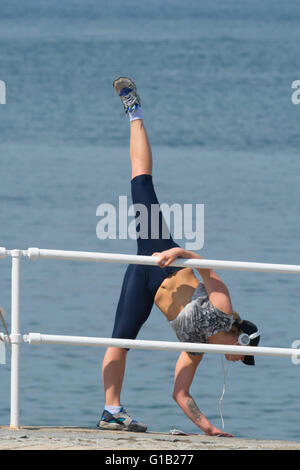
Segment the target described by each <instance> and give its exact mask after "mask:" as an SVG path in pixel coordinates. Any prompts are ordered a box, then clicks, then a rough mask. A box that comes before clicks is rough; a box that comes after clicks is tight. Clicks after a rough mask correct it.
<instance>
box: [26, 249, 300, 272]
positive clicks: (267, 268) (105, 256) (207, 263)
mask: <svg viewBox="0 0 300 470" xmlns="http://www.w3.org/2000/svg"><path fill="white" fill-rule="evenodd" d="M25 253H26V254H27V256H28V257H29V258H30V259H37V258H47V259H64V260H71V261H95V262H104V263H105V262H106V263H121V264H144V265H154V266H156V265H157V257H154V256H141V255H126V254H120V253H97V252H86V251H64V250H46V249H39V248H28V250H27V252H25ZM170 266H176V267H186V268H187V267H191V268H208V269H225V270H236V271H254V272H273V273H287V274H300V266H299V265H289V264H271V263H256V262H244V261H220V260H208V259H183V258H178V259H176V260H175V261H174V262H173V263H171V264H170Z"/></svg>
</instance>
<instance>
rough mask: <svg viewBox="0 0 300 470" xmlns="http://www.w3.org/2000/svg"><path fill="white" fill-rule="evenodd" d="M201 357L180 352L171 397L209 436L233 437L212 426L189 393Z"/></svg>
mask: <svg viewBox="0 0 300 470" xmlns="http://www.w3.org/2000/svg"><path fill="white" fill-rule="evenodd" d="M202 357H203V354H202V355H197V356H194V355H190V354H188V353H186V352H182V353H181V354H180V356H179V359H178V361H177V364H176V369H175V383H174V392H173V398H174V400H175V401H176V403H177V404H178V405H179V406H180V408H181V409H182V411H184V413H185V414H186V415H187V417H188V418H190V420H191V421H193V423H195V424H196V426H198V427H199V428H200V429H201V430H202V431H203V432H204V433H205V434H208V435H209V436H224V437H233V436H232V434H228V433H226V432H223V431H221V430H220V429H218V428H216V427H215V426H213V425H212V424H211V423H210V421H209V420H208V419H207V418H206V417H205V416H204V414H202V413H201V411H200V410H199V408H198V407H197V405H196V403H195V401H194V400H193V397H192V396H191V395H190V393H189V389H190V386H191V384H192V381H193V378H194V375H195V372H196V369H197V367H198V365H199V363H200V361H201V359H202Z"/></svg>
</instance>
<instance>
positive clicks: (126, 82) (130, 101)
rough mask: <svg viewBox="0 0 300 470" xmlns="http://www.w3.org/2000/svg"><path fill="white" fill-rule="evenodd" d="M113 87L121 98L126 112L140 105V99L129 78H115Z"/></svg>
mask: <svg viewBox="0 0 300 470" xmlns="http://www.w3.org/2000/svg"><path fill="white" fill-rule="evenodd" d="M113 87H114V90H115V92H116V93H117V94H118V95H119V97H120V98H121V101H122V103H123V106H124V109H125V113H126V114H127V113H129V112H132V111H134V110H135V109H136V108H138V107H140V106H141V100H140V97H139V95H138V94H137V92H136V86H135V84H134V82H133V81H132V80H131V79H130V78H127V77H119V78H117V79H116V80H114V82H113Z"/></svg>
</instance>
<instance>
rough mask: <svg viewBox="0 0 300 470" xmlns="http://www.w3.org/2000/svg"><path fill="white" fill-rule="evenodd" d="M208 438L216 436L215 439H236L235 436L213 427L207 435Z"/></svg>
mask: <svg viewBox="0 0 300 470" xmlns="http://www.w3.org/2000/svg"><path fill="white" fill-rule="evenodd" d="M205 434H206V435H207V436H215V437H234V435H233V434H229V433H228V432H224V431H221V430H220V429H218V428H216V427H215V426H212V428H211V429H209V431H207V432H206V433H205Z"/></svg>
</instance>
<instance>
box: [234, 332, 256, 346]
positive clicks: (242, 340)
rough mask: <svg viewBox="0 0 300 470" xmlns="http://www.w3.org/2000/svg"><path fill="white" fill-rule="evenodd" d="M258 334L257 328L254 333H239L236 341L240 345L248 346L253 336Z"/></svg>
mask: <svg viewBox="0 0 300 470" xmlns="http://www.w3.org/2000/svg"><path fill="white" fill-rule="evenodd" d="M258 336H260V332H259V331H258V330H257V331H255V333H252V334H251V335H248V334H247V333H241V334H240V335H239V337H238V343H239V344H240V346H248V344H250V341H251V340H252V339H254V338H257V337H258Z"/></svg>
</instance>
